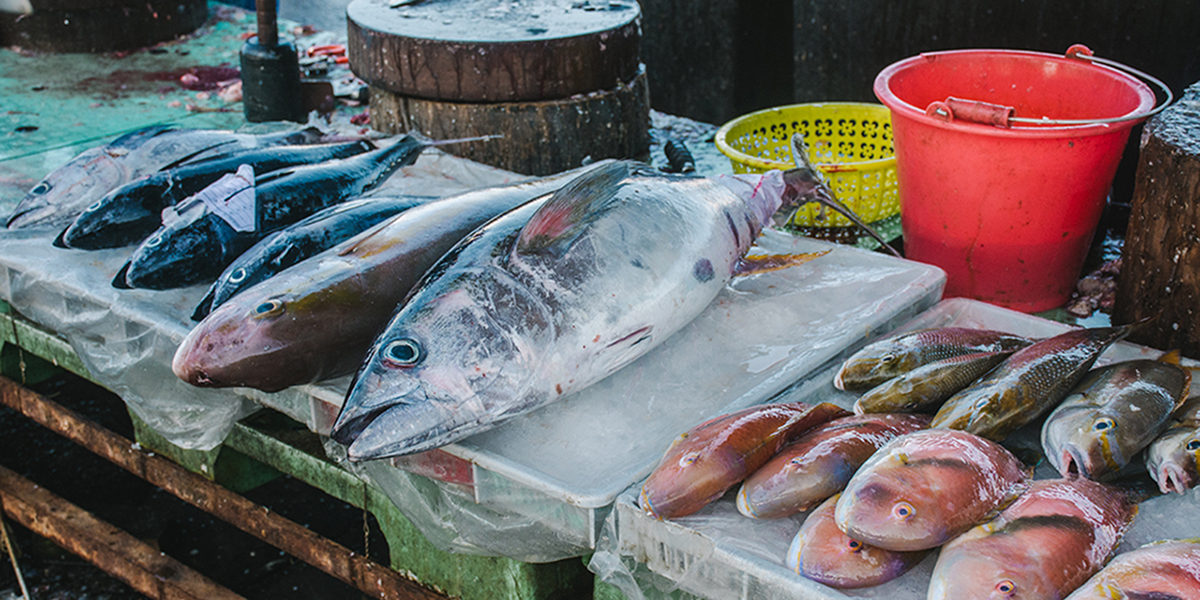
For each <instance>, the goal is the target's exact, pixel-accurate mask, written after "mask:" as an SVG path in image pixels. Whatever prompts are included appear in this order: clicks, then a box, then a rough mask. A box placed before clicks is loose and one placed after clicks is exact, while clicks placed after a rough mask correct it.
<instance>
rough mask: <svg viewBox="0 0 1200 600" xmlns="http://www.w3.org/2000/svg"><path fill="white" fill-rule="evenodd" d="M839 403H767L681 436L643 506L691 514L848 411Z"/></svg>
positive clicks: (666, 515)
mask: <svg viewBox="0 0 1200 600" xmlns="http://www.w3.org/2000/svg"><path fill="white" fill-rule="evenodd" d="M848 414H849V413H848V412H846V411H845V410H843V409H841V408H838V407H837V406H836V405H833V404H830V403H828V402H823V403H821V404H817V405H811V404H804V403H801V402H793V403H787V404H767V405H764V406H755V407H752V408H747V409H744V410H740V411H738V412H734V413H730V414H727V415H722V416H720V417H716V418H714V419H710V420H708V421H705V422H704V423H701V424H699V425H697V426H695V427H693V428H692V429H691V430H689V431H687V432H685V433H683V434H680V436H679V437H678V438H675V441H674V442H672V443H671V447H670V448H668V449H667V453H666V454H665V455H663V458H662V460H661V461H659V463H658V466H657V467H655V468H654V471H653V472H652V473H650V477H648V478H647V479H646V483H645V484H643V485H642V493H641V497H640V500H639V504H640V505H641V507H642V510H644V511H646V512H647V513H649V514H650V515H652V516H654V517H656V518H659V519H673V518H675V517H683V516H687V515H690V514H692V513H694V512H696V511H698V510H700V509H701V508H704V507H705V506H707V505H708V504H709V503H710V502H712V501H714V500H716V499H717V498H720V497H721V496H722V495H723V494H724V493H725V491H726V490H728V489H729V488H730V487H733V486H734V485H736V484H737V483H738V482H739V481H741V480H743V479H745V478H746V476H747V475H749V474H750V473H753V472H754V471H755V470H757V469H758V468H759V467H761V466H762V465H763V464H764V463H766V462H767V461H768V460H770V458H771V457H772V456H774V455H775V453H776V452H778V451H779V448H781V447H782V446H783V445H784V444H786V443H787V442H789V441H791V440H794V439H796V437H798V436H799V435H801V434H803V433H804V432H806V431H808V430H810V429H812V428H813V427H815V426H818V425H821V424H822V423H825V422H827V421H829V420H830V419H835V418H838V417H842V416H845V415H848Z"/></svg>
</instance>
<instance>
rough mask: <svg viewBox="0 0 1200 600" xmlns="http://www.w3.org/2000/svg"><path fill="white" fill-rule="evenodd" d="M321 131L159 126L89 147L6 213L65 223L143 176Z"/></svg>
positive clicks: (30, 221) (15, 225)
mask: <svg viewBox="0 0 1200 600" xmlns="http://www.w3.org/2000/svg"><path fill="white" fill-rule="evenodd" d="M321 135H322V134H321V132H320V131H319V130H317V129H316V128H312V127H309V128H307V129H303V130H300V131H292V132H285V133H272V134H265V135H249V134H244V133H234V132H232V131H220V130H209V129H175V128H172V127H170V126H163V125H155V126H152V127H147V128H145V129H139V130H137V131H134V132H132V133H127V134H125V135H122V136H120V137H118V138H117V139H115V140H113V141H111V142H109V143H108V144H105V145H103V146H97V147H94V148H89V149H87V150H84V151H83V152H81V153H80V154H79V155H78V156H76V157H75V158H72V159H71V160H70V161H68V162H67V163H66V164H64V165H63V166H61V167H59V168H57V169H55V170H54V171H52V172H51V173H50V174H49V175H46V178H45V179H43V180H41V181H39V182H38V184H37V185H35V186H33V189H31V190H29V193H28V194H26V195H25V197H24V198H22V199H21V201H20V202H19V203H18V204H17V207H16V209H14V210H13V213H12V215H11V216H10V217H9V218H8V228H9V229H20V228H23V227H39V226H50V225H61V224H63V223H65V222H67V221H70V220H71V219H74V218H75V217H76V216H78V215H79V213H81V212H83V209H84V208H86V207H87V206H89V205H91V204H92V203H93V202H95V201H97V200H99V199H100V198H101V197H103V196H104V195H105V194H107V193H108V192H110V191H112V190H114V189H116V188H118V187H120V186H122V185H125V184H126V183H129V182H131V181H134V180H135V179H137V178H139V177H144V176H146V175H150V174H151V173H154V172H155V171H159V170H162V169H169V168H171V167H174V166H178V165H182V164H186V163H188V162H190V161H196V160H200V159H203V158H208V157H211V156H214V155H216V154H225V153H230V152H237V151H241V150H248V149H251V148H261V147H267V146H277V145H287V144H312V143H315V142H317V141H319V140H320V139H321Z"/></svg>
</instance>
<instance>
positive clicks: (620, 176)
mask: <svg viewBox="0 0 1200 600" xmlns="http://www.w3.org/2000/svg"><path fill="white" fill-rule="evenodd" d="M629 175H630V165H629V163H628V162H625V161H618V162H614V163H612V164H608V165H604V166H602V167H600V168H597V169H594V170H592V171H588V172H587V173H585V174H583V175H580V176H579V177H576V178H575V179H573V180H571V182H570V183H568V184H567V185H566V186H564V187H563V188H561V189H559V190H558V191H557V192H554V194H553V195H552V196H550V199H549V200H547V201H546V203H545V204H544V205H542V207H541V208H539V209H538V210H537V212H536V213H534V215H533V218H531V219H530V220H529V222H528V223H526V224H525V226H524V227H522V228H521V233H520V235H519V236H518V238H517V243H516V246H515V248H516V252H517V253H518V254H533V253H539V252H540V253H548V254H552V255H554V256H562V255H563V254H565V253H566V251H567V250H569V249H570V247H571V244H573V243H574V242H575V240H576V239H578V237H579V235H580V234H581V233H583V231H584V226H585V225H587V224H588V223H590V222H591V221H592V220H594V219H595V218H596V217H597V216H598V215H600V214H602V213H603V212H604V211H605V210H607V209H609V208H610V207H611V206H615V204H614V202H615V201H616V199H617V194H614V193H613V191H614V190H615V189H616V188H617V186H618V185H619V184H620V183H621V181H622V180H624V179H625V178H626V177H628V176H629Z"/></svg>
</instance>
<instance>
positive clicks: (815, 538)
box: [786, 494, 929, 589]
mask: <svg viewBox="0 0 1200 600" xmlns="http://www.w3.org/2000/svg"><path fill="white" fill-rule="evenodd" d="M838 496H839V494H834V495H833V496H831V497H829V499H827V500H825V501H824V502H822V503H821V505H820V506H818V507H817V508H816V510H814V511H812V512H811V513H810V514H809V515H808V516H807V517H805V519H804V524H803V525H801V526H800V531H799V532H797V533H796V537H795V538H792V545H791V547H790V548H788V554H787V561H786V562H787V566H788V567H790V568H791V569H792V570H793V571H795V572H796V574H798V575H803V576H804V577H807V578H808V579H811V580H813V581H817V582H820V583H823V584H825V585H827V586H829V587H835V588H842V589H851V588H863V587H870V586H875V585H879V584H881V583H886V582H888V581H891V580H893V579H895V578H897V577H899V576H901V575H903V574H904V573H905V572H907V571H908V570H909V569H911V568H913V566H914V565H916V564H917V563H919V562H921V560H922V559H924V558H925V556H926V555H927V554H929V551H928V550H916V551H913V552H894V551H892V550H884V549H883V548H877V547H875V546H871V545H868V544H864V543H862V542H860V541H858V540H856V539H853V538H851V537H850V536H847V535H846V534H845V533H843V532H842V530H841V529H838V527H837V523H836V522H835V520H834V516H833V515H834V509H835V508H836V506H837V499H838Z"/></svg>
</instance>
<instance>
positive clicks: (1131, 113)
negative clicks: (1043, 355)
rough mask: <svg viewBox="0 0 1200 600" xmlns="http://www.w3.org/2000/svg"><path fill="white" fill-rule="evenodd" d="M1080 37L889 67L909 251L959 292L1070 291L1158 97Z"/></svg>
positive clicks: (1023, 298)
mask: <svg viewBox="0 0 1200 600" xmlns="http://www.w3.org/2000/svg"><path fill="white" fill-rule="evenodd" d="M1073 51H1076V50H1075V47H1073V48H1072V50H1071V51H1068V56H1058V55H1053V54H1044V53H1038V52H1025V51H1015V50H961V51H948V52H933V53H928V54H921V55H919V56H915V57H912V58H908V59H906V60H902V61H900V62H897V63H895V64H893V65H891V66H889V67H887V68H886V69H884V70H883V71H882V72H880V73H879V76H878V77H876V79H875V95H876V96H878V97H879V100H880V101H881V102H883V104H884V105H886V106H887V107H888V108H889V109H890V110H891V114H892V131H893V136H894V142H895V148H896V175H897V179H898V184H899V194H900V218H901V227H902V229H903V232H904V250H905V256H906V257H908V258H910V259H913V260H917V261H920V262H925V263H930V264H933V265H936V266H938V267H941V268H942V269H944V270H945V271H946V275H947V281H946V291H945V295H946V297H954V296H964V297H969V298H975V299H979V300H983V301H986V302H991V303H994V304H998V305H1000V306H1005V307H1008V308H1012V309H1016V310H1020V311H1025V312H1038V311H1042V310H1048V309H1051V308H1055V307H1058V306H1062V305H1063V304H1065V303H1066V301H1067V300H1068V299H1069V298H1070V295H1071V291H1072V290H1073V289H1074V286H1075V283H1076V281H1077V280H1078V278H1079V275H1080V271H1081V269H1082V268H1083V262H1084V259H1085V258H1086V255H1087V250H1088V247H1089V245H1090V243H1091V239H1092V235H1093V233H1094V232H1095V230H1096V225H1097V224H1098V223H1099V220H1100V215H1101V212H1102V211H1103V208H1104V203H1105V198H1106V197H1107V195H1108V192H1109V188H1110V186H1111V185H1112V179H1113V175H1114V173H1115V172H1116V169H1117V163H1118V162H1119V161H1120V158H1121V154H1122V152H1123V150H1124V148H1125V142H1126V140H1127V139H1128V137H1129V130H1130V128H1131V127H1133V125H1135V124H1136V123H1138V122H1140V121H1141V120H1144V119H1145V118H1146V117H1147V116H1149V115H1150V114H1152V111H1151V108H1152V107H1153V106H1154V104H1155V96H1154V92H1153V91H1151V89H1150V88H1149V87H1147V86H1146V85H1145V84H1143V83H1142V82H1141V81H1139V80H1138V79H1135V78H1134V77H1131V76H1129V75H1127V74H1125V73H1122V72H1120V71H1118V70H1115V69H1113V68H1109V67H1107V66H1101V65H1098V64H1093V62H1091V60H1088V59H1086V58H1076V57H1071V54H1072V52H1073ZM1078 52H1086V53H1087V54H1088V55H1090V52H1087V51H1086V49H1082V50H1080V51H1078ZM1095 60H1099V59H1095ZM1150 79H1151V80H1153V79H1152V78H1150ZM1153 81H1155V82H1157V80H1153ZM1164 87H1165V86H1164ZM1168 93H1169V90H1168ZM956 99H964V100H963V101H960V100H956ZM1168 102H1169V99H1168ZM1160 110H1161V108H1160ZM1025 119H1031V120H1038V122H1037V123H1028V122H1023V121H1025ZM1094 120H1109V121H1112V122H1091V121H1094ZM980 121H983V122H980ZM1064 121H1065V123H1064Z"/></svg>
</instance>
